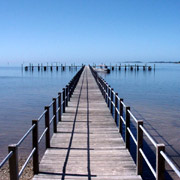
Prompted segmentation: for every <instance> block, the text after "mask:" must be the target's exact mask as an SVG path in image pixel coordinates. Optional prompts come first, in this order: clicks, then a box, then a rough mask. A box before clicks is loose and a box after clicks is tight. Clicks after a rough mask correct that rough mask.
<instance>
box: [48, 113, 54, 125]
mask: <svg viewBox="0 0 180 180" xmlns="http://www.w3.org/2000/svg"><path fill="white" fill-rule="evenodd" d="M54 118H55V115H53V117H52V118H51V120H50V122H49V124H51V123H52V122H53V120H54Z"/></svg>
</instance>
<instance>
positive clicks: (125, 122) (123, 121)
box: [120, 116, 126, 125]
mask: <svg viewBox="0 0 180 180" xmlns="http://www.w3.org/2000/svg"><path fill="white" fill-rule="evenodd" d="M120 118H121V120H122V121H123V123H124V125H126V121H125V120H124V118H123V117H122V116H120Z"/></svg>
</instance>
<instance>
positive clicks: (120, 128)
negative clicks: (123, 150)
mask: <svg viewBox="0 0 180 180" xmlns="http://www.w3.org/2000/svg"><path fill="white" fill-rule="evenodd" d="M121 102H123V99H122V98H120V100H119V112H120V115H119V132H120V133H121V134H122V119H121V116H122V117H123V105H122V103H121Z"/></svg>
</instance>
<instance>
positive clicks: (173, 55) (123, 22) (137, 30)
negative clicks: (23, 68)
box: [0, 0, 180, 64]
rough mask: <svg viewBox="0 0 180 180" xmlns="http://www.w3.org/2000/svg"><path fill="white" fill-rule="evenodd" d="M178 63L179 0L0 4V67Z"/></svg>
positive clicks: (58, 0) (10, 0) (49, 0)
mask: <svg viewBox="0 0 180 180" xmlns="http://www.w3.org/2000/svg"><path fill="white" fill-rule="evenodd" d="M133 60H135V61H138V60H139V61H155V60H156V61H163V60H164V61H179V60H180V0H158V1H157V0H71V1H70V0H30V1H28V0H17V1H14V0H1V1H0V64H7V63H8V62H9V63H10V64H12V63H22V62H55V61H61V62H67V63H68V62H119V61H133Z"/></svg>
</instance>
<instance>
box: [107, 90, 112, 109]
mask: <svg viewBox="0 0 180 180" xmlns="http://www.w3.org/2000/svg"><path fill="white" fill-rule="evenodd" d="M110 89H111V86H109V87H108V103H107V105H108V107H109V108H110V103H109V102H110V100H109V98H110Z"/></svg>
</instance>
